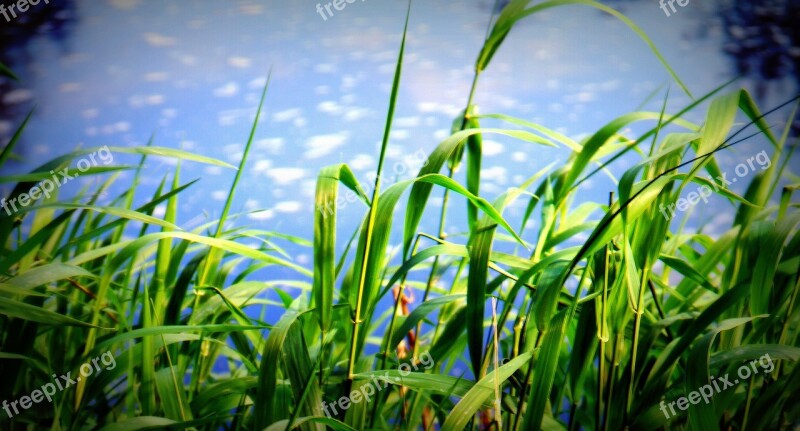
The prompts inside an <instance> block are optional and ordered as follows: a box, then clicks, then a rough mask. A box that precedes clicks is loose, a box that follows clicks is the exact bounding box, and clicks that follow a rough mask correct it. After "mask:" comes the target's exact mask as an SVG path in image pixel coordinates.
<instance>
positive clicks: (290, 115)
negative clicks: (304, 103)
mask: <svg viewBox="0 0 800 431" xmlns="http://www.w3.org/2000/svg"><path fill="white" fill-rule="evenodd" d="M302 113H303V110H302V109H300V108H292V109H287V110H285V111H280V112H276V113H274V114H272V121H275V122H276V123H283V122H286V121H291V120H294V119H295V118H297V117H299V116H300V114H302Z"/></svg>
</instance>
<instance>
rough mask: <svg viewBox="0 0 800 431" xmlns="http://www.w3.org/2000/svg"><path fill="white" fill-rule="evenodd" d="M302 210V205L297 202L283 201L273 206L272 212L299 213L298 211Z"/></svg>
mask: <svg viewBox="0 0 800 431" xmlns="http://www.w3.org/2000/svg"><path fill="white" fill-rule="evenodd" d="M302 208H303V204H301V203H300V202H298V201H285V202H279V203H278V205H275V208H274V210H275V211H277V212H281V213H287V214H291V213H296V212H300V209H302Z"/></svg>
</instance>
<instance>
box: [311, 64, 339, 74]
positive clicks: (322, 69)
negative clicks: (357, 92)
mask: <svg viewBox="0 0 800 431" xmlns="http://www.w3.org/2000/svg"><path fill="white" fill-rule="evenodd" d="M314 71H315V72H317V73H334V72H336V66H335V65H333V64H330V63H320V64H318V65H316V66H314Z"/></svg>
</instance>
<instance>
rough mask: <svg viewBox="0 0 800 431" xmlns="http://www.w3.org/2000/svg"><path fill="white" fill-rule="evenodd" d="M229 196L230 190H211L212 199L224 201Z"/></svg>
mask: <svg viewBox="0 0 800 431" xmlns="http://www.w3.org/2000/svg"><path fill="white" fill-rule="evenodd" d="M227 198H228V192H227V191H225V190H216V191H213V192H211V199H214V200H215V201H224V200H225V199H227Z"/></svg>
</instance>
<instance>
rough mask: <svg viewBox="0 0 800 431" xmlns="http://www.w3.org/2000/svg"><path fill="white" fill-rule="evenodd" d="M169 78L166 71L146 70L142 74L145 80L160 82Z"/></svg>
mask: <svg viewBox="0 0 800 431" xmlns="http://www.w3.org/2000/svg"><path fill="white" fill-rule="evenodd" d="M167 79H169V74H168V73H167V72H148V73H145V74H144V80H145V81H147V82H160V81H166V80H167Z"/></svg>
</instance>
